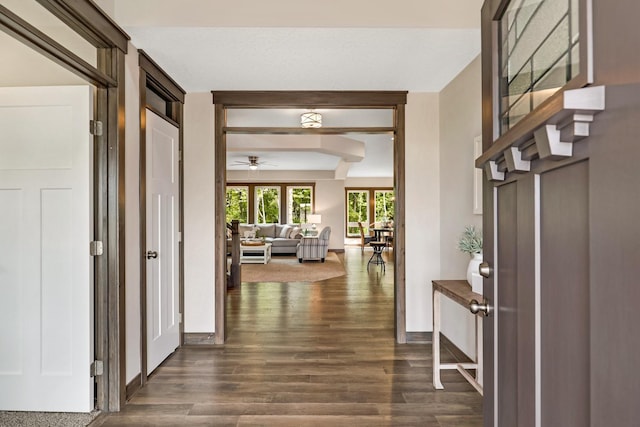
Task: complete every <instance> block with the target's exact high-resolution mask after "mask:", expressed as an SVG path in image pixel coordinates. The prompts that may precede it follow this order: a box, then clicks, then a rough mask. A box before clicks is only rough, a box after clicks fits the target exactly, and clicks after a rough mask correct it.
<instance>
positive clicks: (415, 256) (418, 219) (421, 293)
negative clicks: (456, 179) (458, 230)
mask: <svg viewBox="0 0 640 427" xmlns="http://www.w3.org/2000/svg"><path fill="white" fill-rule="evenodd" d="M405 122H406V159H405V163H406V180H405V188H406V208H405V211H406V217H405V220H406V225H405V227H406V248H405V252H406V281H407V283H406V299H407V304H406V316H407V323H406V324H407V331H408V332H412V331H431V330H432V329H433V328H432V320H431V319H432V315H431V312H432V310H431V307H432V304H431V281H432V280H434V279H439V278H440V154H439V113H438V94H437V93H409V95H408V97H407V107H406V121H405Z"/></svg>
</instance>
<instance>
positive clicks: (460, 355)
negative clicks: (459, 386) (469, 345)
mask: <svg viewBox="0 0 640 427" xmlns="http://www.w3.org/2000/svg"><path fill="white" fill-rule="evenodd" d="M440 345H441V346H442V348H444V349H446V350H448V351H449V353H451V355H452V356H453V358H454V359H455V360H456V362H458V363H464V362H473V360H471V358H470V357H469V356H467V355H466V354H465V353H464V351H462V350H460V348H459V347H458V346H457V345H455V344H454V343H453V342H451V340H450V339H449V338H447V336H446V335H445V334H443V333H442V332H440Z"/></svg>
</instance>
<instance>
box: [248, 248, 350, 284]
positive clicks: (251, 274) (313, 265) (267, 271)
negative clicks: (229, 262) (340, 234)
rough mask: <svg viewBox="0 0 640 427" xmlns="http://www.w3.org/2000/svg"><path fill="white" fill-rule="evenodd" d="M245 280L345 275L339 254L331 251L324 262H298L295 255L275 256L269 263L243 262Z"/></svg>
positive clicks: (309, 279) (310, 279)
mask: <svg viewBox="0 0 640 427" xmlns="http://www.w3.org/2000/svg"><path fill="white" fill-rule="evenodd" d="M241 274H242V281H243V282H318V281H320V280H326V279H331V278H333V277H339V276H344V275H345V274H346V271H345V269H344V265H342V262H340V259H338V256H337V255H336V254H335V253H333V252H329V253H328V254H327V258H326V259H325V261H324V262H320V261H305V262H303V263H302V264H301V263H299V262H298V259H297V258H296V257H295V256H273V257H271V261H269V263H268V264H266V265H265V264H242V273H241Z"/></svg>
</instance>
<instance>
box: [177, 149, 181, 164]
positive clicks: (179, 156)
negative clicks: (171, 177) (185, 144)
mask: <svg viewBox="0 0 640 427" xmlns="http://www.w3.org/2000/svg"><path fill="white" fill-rule="evenodd" d="M178 161H179V162H181V161H182V150H180V151H178Z"/></svg>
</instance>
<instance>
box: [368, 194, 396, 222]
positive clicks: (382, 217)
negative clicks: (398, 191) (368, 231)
mask: <svg viewBox="0 0 640 427" xmlns="http://www.w3.org/2000/svg"><path fill="white" fill-rule="evenodd" d="M374 194H375V198H374V200H375V214H374V217H373V222H381V223H382V222H389V221H393V213H394V206H395V196H394V194H393V190H375V193H374Z"/></svg>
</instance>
